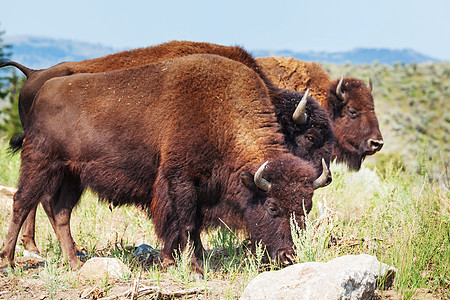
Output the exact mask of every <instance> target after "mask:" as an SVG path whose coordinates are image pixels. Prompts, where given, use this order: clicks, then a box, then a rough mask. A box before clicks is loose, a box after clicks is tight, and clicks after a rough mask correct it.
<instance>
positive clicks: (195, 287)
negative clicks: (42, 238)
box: [0, 257, 242, 300]
mask: <svg viewBox="0 0 450 300" xmlns="http://www.w3.org/2000/svg"><path fill="white" fill-rule="evenodd" d="M44 264H45V262H43V261H41V260H38V259H35V258H31V257H26V258H24V257H21V258H17V259H16V274H10V273H9V274H8V273H6V272H5V271H6V270H3V271H2V272H0V299H39V300H43V299H108V300H109V299H133V298H132V297H131V295H132V292H133V291H134V292H135V298H134V299H152V298H154V297H155V296H157V295H158V296H159V298H158V299H235V298H238V297H239V295H240V290H241V289H242V286H241V284H240V283H239V282H236V283H235V284H234V285H232V284H230V282H229V281H225V280H219V279H208V281H207V283H206V284H205V280H204V279H198V280H197V281H190V282H189V283H188V286H187V288H186V287H185V286H184V284H181V283H178V282H176V281H171V280H167V279H164V278H161V279H160V280H159V283H158V282H157V281H156V280H152V281H150V280H148V279H131V280H130V281H128V282H123V281H115V282H109V284H108V285H107V286H105V284H101V283H97V284H95V283H94V284H89V285H85V286H79V288H75V289H73V288H71V289H59V291H58V292H57V293H56V294H55V295H52V294H51V291H52V287H51V286H48V285H49V284H51V283H46V282H45V279H43V278H42V276H39V275H40V274H42V273H43V272H44ZM17 270H20V271H19V273H20V275H17ZM70 273H72V274H70V276H72V277H76V272H70ZM141 277H145V276H141Z"/></svg>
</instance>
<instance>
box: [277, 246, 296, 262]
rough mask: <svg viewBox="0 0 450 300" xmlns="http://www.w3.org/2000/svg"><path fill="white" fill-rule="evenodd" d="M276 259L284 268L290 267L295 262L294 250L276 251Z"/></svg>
mask: <svg viewBox="0 0 450 300" xmlns="http://www.w3.org/2000/svg"><path fill="white" fill-rule="evenodd" d="M278 259H279V260H280V262H281V263H282V264H283V265H284V266H289V265H292V264H293V263H294V261H295V258H294V249H292V248H290V249H281V250H278Z"/></svg>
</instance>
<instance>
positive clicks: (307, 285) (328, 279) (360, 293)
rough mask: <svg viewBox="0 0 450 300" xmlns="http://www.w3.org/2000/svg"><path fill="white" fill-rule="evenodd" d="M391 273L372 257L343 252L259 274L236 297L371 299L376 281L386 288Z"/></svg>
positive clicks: (245, 298) (389, 283)
mask: <svg viewBox="0 0 450 300" xmlns="http://www.w3.org/2000/svg"><path fill="white" fill-rule="evenodd" d="M395 272H396V270H395V268H393V267H389V266H388V265H386V264H383V263H380V262H379V261H378V260H377V259H376V258H375V257H373V256H370V255H367V254H360V255H346V256H341V257H338V258H336V259H333V260H331V261H329V262H327V263H321V262H309V263H303V264H296V265H293V266H289V267H287V268H284V269H282V270H279V271H271V272H264V273H261V274H259V275H258V276H256V277H255V279H253V280H252V281H251V282H250V284H249V285H248V286H247V288H246V289H245V290H244V293H243V294H242V296H241V298H240V299H242V300H247V299H252V300H253V299H299V300H301V299H311V300H314V299H372V298H373V297H374V296H375V289H376V288H377V283H378V282H379V280H381V279H382V278H384V281H383V282H384V287H385V288H388V287H389V286H390V285H391V284H392V281H393V279H394V276H395Z"/></svg>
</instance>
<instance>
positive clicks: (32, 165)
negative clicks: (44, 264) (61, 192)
mask: <svg viewBox="0 0 450 300" xmlns="http://www.w3.org/2000/svg"><path fill="white" fill-rule="evenodd" d="M27 150H29V148H25V149H24V151H23V152H22V167H21V173H20V177H19V183H18V190H17V192H16V193H15V194H14V202H13V210H12V214H11V219H10V223H9V228H8V233H7V236H6V238H5V242H4V247H3V249H2V251H1V252H0V259H1V262H0V265H1V266H2V267H3V266H5V265H6V264H8V263H9V264H10V265H11V266H14V251H15V247H16V244H17V239H18V236H19V232H20V229H21V227H22V225H23V223H24V221H25V219H26V217H27V216H28V215H29V214H30V211H31V210H32V209H33V208H35V207H36V206H37V205H38V204H39V202H41V203H45V202H47V201H50V199H51V198H52V197H53V196H54V194H55V193H56V192H57V190H58V189H59V186H60V183H61V179H62V177H63V172H62V170H58V169H57V168H55V164H54V163H53V161H51V160H49V159H48V157H46V156H45V155H42V156H41V157H39V156H38V155H37V154H36V153H35V155H30V156H28V153H29V151H27ZM6 260H7V262H6Z"/></svg>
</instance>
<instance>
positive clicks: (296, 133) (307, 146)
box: [0, 41, 334, 252]
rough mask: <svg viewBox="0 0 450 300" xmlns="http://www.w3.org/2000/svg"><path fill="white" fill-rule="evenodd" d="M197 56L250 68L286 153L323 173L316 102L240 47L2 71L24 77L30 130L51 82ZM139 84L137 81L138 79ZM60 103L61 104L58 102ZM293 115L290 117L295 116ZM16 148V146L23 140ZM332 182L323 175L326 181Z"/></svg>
mask: <svg viewBox="0 0 450 300" xmlns="http://www.w3.org/2000/svg"><path fill="white" fill-rule="evenodd" d="M196 53H207V54H217V55H220V56H224V57H227V58H230V59H232V60H235V61H238V62H241V63H243V64H245V65H246V66H248V67H249V68H251V69H253V70H254V71H255V72H256V73H257V74H259V76H260V77H261V79H262V80H263V81H264V82H265V84H266V86H267V88H268V91H269V95H270V98H271V102H272V104H273V107H274V108H275V114H276V117H277V120H278V123H279V124H280V125H281V130H282V133H283V138H284V140H285V144H286V146H287V147H288V149H289V151H290V152H292V153H293V154H294V155H296V156H299V157H302V158H304V159H306V160H308V161H310V162H312V163H313V164H314V167H315V168H316V169H317V170H318V172H319V173H320V172H322V168H323V167H322V159H325V162H326V164H327V166H328V165H329V162H330V160H331V152H332V149H333V145H334V135H333V131H332V128H331V124H330V121H329V118H328V115H327V113H326V111H325V110H324V109H323V108H321V107H320V106H319V105H318V103H317V102H316V101H315V100H314V99H312V98H308V101H307V102H306V101H302V102H301V104H299V103H300V99H301V97H302V96H303V95H302V94H301V93H298V92H294V91H289V90H283V89H280V88H278V87H277V86H275V85H274V84H272V83H271V81H270V80H269V79H268V78H267V77H266V76H265V75H264V74H263V73H262V72H261V71H260V68H259V66H258V64H257V63H256V61H255V59H254V58H253V57H252V56H251V55H250V54H249V53H248V52H247V51H245V50H244V49H243V48H241V47H229V46H222V45H216V44H211V43H199V42H190V41H171V42H168V43H164V44H160V45H156V46H153V47H147V48H141V49H134V50H130V51H124V52H119V53H115V54H111V55H108V56H105V57H100V58H95V59H90V60H84V61H80V62H64V63H61V64H58V65H56V66H53V67H51V68H48V69H43V70H31V69H28V68H26V67H24V66H22V65H20V64H17V63H14V62H8V63H5V64H3V65H0V67H1V66H7V65H13V66H16V67H18V68H20V69H21V70H22V71H23V72H24V73H25V74H26V76H27V81H26V82H25V84H24V86H23V88H22V90H21V93H20V98H19V111H20V116H21V120H22V125H23V127H24V128H25V129H26V128H27V127H29V126H30V125H31V123H30V121H29V120H28V118H27V115H28V112H29V111H30V109H31V105H32V103H33V100H34V98H35V96H36V94H37V93H38V91H39V89H40V88H41V86H42V85H43V84H44V83H45V82H46V81H47V80H49V79H51V78H54V77H62V76H69V75H71V74H78V73H100V72H105V71H111V70H117V69H125V68H129V67H134V66H140V65H145V64H148V63H152V62H157V61H162V60H165V59H169V58H175V57H182V56H186V55H190V54H196ZM137 80H139V79H137ZM61 101H64V99H61ZM294 116H295V117H294ZM16 142H18V143H17V144H16V147H21V143H22V140H21V139H18V140H16ZM330 181H331V175H328V178H327V182H326V183H329V182H330ZM35 214H36V209H35V208H34V209H32V211H31V212H30V214H29V217H28V219H27V220H26V221H25V223H24V225H23V230H22V233H23V237H22V242H23V244H24V246H25V249H27V250H28V251H33V252H38V248H37V247H36V244H35V241H34V221H35Z"/></svg>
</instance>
